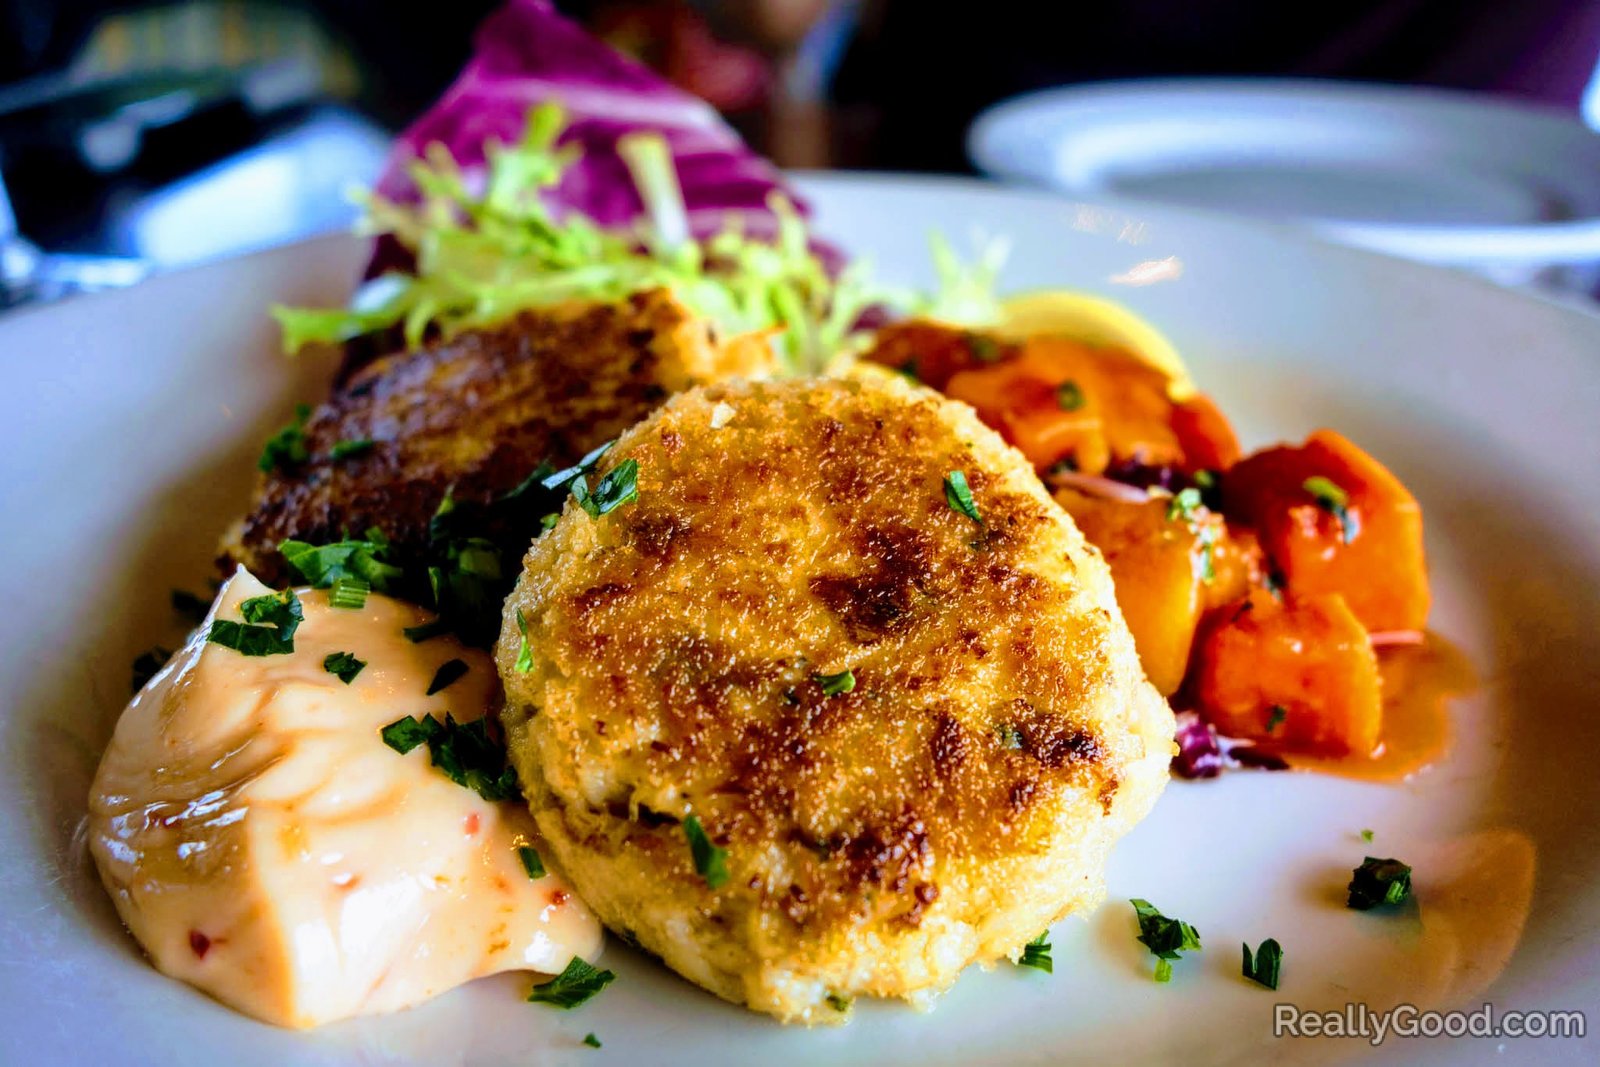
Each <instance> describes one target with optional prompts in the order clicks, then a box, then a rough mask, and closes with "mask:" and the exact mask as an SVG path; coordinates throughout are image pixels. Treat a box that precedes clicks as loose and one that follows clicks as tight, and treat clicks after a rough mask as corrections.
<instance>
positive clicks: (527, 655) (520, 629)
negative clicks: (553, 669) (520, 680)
mask: <svg viewBox="0 0 1600 1067" xmlns="http://www.w3.org/2000/svg"><path fill="white" fill-rule="evenodd" d="M517 633H518V634H520V635H521V636H522V643H521V644H520V645H518V646H517V662H516V663H514V664H512V666H513V667H514V668H515V669H516V672H517V673H518V674H527V673H528V672H529V671H531V670H533V646H531V645H529V644H528V620H527V619H525V618H523V617H522V609H521V608H518V609H517Z"/></svg>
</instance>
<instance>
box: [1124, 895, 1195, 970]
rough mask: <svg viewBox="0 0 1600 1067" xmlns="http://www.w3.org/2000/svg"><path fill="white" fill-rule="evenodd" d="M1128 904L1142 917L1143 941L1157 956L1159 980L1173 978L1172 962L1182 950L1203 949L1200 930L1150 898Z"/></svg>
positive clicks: (1140, 925)
mask: <svg viewBox="0 0 1600 1067" xmlns="http://www.w3.org/2000/svg"><path fill="white" fill-rule="evenodd" d="M1128 903H1130V904H1132V905H1133V911H1134V914H1135V915H1136V916H1138V919H1139V942H1140V943H1141V944H1143V945H1144V946H1145V947H1146V948H1148V949H1149V950H1150V952H1151V954H1152V955H1154V956H1155V957H1156V973H1155V978H1156V981H1158V982H1166V981H1170V980H1171V978H1172V961H1173V960H1175V959H1179V958H1180V955H1179V954H1180V953H1183V952H1199V951H1200V932H1199V931H1198V930H1196V929H1195V928H1194V927H1192V926H1190V925H1189V924H1188V923H1186V922H1184V921H1183V920H1182V919H1169V918H1167V917H1166V916H1165V915H1163V914H1161V912H1160V911H1159V910H1158V909H1157V908H1156V906H1155V905H1153V904H1151V903H1150V902H1149V901H1148V900H1139V899H1137V898H1135V899H1133V900H1130V901H1129V902H1128Z"/></svg>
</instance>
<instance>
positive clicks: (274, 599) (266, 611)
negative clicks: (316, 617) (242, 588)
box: [206, 589, 305, 656]
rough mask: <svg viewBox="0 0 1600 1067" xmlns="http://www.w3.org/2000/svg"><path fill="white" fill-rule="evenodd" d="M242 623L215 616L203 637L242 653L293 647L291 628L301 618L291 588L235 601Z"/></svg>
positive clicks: (283, 652) (273, 653) (279, 651)
mask: <svg viewBox="0 0 1600 1067" xmlns="http://www.w3.org/2000/svg"><path fill="white" fill-rule="evenodd" d="M239 611H240V613H241V614H243V615H244V618H245V621H244V622H243V623H239V622H234V621H233V620H231V619H216V620H214V621H213V622H212V623H211V629H210V630H208V631H207V632H206V640H207V641H209V642H211V643H212V644H215V645H221V646H222V647H224V648H231V649H233V650H234V651H235V652H238V653H240V654H241V655H245V656H281V655H286V654H288V653H290V652H293V651H294V632H295V630H297V629H298V628H299V626H300V623H301V621H302V620H303V619H304V618H305V615H304V613H303V612H302V610H301V608H300V598H299V597H297V596H295V595H294V590H293V589H285V590H284V591H283V592H281V593H269V594H267V595H265V596H257V597H251V598H250V599H249V600H246V601H244V602H243V603H242V604H240V605H239Z"/></svg>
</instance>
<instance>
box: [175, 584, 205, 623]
mask: <svg viewBox="0 0 1600 1067" xmlns="http://www.w3.org/2000/svg"><path fill="white" fill-rule="evenodd" d="M170 596H171V601H172V610H173V611H175V612H177V613H178V614H179V615H181V616H183V617H184V618H186V619H188V620H189V621H191V622H193V623H194V624H195V625H196V626H198V625H200V624H201V623H202V622H205V621H206V615H207V614H209V613H210V611H211V601H209V600H203V599H201V598H200V597H198V596H196V595H195V594H193V593H191V592H189V591H188V590H187V589H174V590H172V593H171V594H170Z"/></svg>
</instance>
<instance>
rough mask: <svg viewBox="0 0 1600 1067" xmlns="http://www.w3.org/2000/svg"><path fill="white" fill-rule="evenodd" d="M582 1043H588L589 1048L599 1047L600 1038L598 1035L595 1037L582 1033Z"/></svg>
mask: <svg viewBox="0 0 1600 1067" xmlns="http://www.w3.org/2000/svg"><path fill="white" fill-rule="evenodd" d="M583 1043H584V1044H585V1045H588V1046H589V1047H590V1048H599V1047H600V1039H599V1038H598V1037H595V1036H594V1035H593V1034H584V1035H583Z"/></svg>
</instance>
